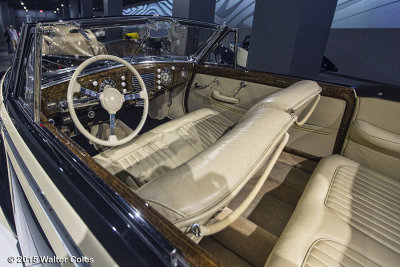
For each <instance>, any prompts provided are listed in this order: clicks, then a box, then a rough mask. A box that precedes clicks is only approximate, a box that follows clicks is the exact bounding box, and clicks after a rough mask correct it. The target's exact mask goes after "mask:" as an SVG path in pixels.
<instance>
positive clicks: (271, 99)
mask: <svg viewBox="0 0 400 267" xmlns="http://www.w3.org/2000/svg"><path fill="white" fill-rule="evenodd" d="M321 90H322V89H321V87H320V86H319V85H318V83H316V82H314V81H308V80H304V81H299V82H296V83H294V84H292V85H291V86H289V87H288V88H285V89H282V90H280V91H278V92H276V93H274V94H271V95H269V96H268V97H266V98H265V99H263V100H261V101H259V102H258V103H257V104H256V105H254V106H253V107H252V108H251V110H255V109H259V108H262V107H272V108H276V109H280V110H283V111H285V112H289V113H293V114H295V115H296V116H298V117H299V116H300V114H301V113H302V112H303V111H304V110H305V109H306V108H307V107H308V104H310V103H311V102H312V100H313V99H315V97H317V96H318V94H319V93H320V92H321Z"/></svg>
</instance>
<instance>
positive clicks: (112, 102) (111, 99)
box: [100, 87, 124, 114]
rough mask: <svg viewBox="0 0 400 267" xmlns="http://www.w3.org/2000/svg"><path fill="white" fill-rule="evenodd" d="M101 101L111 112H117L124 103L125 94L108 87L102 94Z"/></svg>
mask: <svg viewBox="0 0 400 267" xmlns="http://www.w3.org/2000/svg"><path fill="white" fill-rule="evenodd" d="M100 102H101V105H102V106H103V108H104V109H105V110H107V111H108V112H109V113H110V114H115V113H116V112H117V111H118V110H120V108H121V107H122V104H123V103H124V96H123V95H122V94H121V93H120V92H119V91H118V90H117V89H115V88H112V87H108V88H105V89H104V91H103V92H102V93H101V94H100Z"/></svg>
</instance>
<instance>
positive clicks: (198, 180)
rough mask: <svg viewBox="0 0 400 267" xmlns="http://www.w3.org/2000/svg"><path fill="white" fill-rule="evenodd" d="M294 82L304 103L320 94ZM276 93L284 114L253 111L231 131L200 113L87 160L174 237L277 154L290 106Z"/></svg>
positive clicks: (214, 116)
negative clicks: (167, 224)
mask: <svg viewBox="0 0 400 267" xmlns="http://www.w3.org/2000/svg"><path fill="white" fill-rule="evenodd" d="M302 84H303V85H302V86H299V87H296V88H297V89H296V90H295V91H302V92H303V93H304V94H306V95H307V98H306V100H307V101H306V102H308V101H310V100H311V99H312V98H314V97H315V96H317V95H318V94H319V92H320V91H321V88H320V87H319V86H318V84H317V83H315V82H311V81H308V82H305V83H302ZM295 86H296V85H295ZM286 90H287V91H286ZM282 91H286V92H287V93H288V95H287V101H288V102H289V103H290V105H293V106H292V109H288V110H285V111H283V110H282V109H280V108H276V107H274V106H270V105H265V106H259V107H258V108H256V109H251V110H249V112H247V113H246V115H245V116H244V117H243V118H242V119H241V121H239V122H238V123H237V124H236V125H235V126H234V127H233V123H232V122H231V121H229V120H228V119H227V118H225V117H224V116H223V115H221V114H219V113H217V112H216V111H213V110H210V109H200V110H196V111H194V112H191V113H189V114H186V115H185V116H183V117H181V118H179V119H176V120H173V121H170V122H168V123H166V124H164V125H162V126H159V127H157V128H155V129H153V130H151V131H150V132H147V133H145V134H143V135H142V136H139V137H138V138H136V139H135V140H133V141H132V142H131V143H129V144H126V145H123V146H121V147H115V148H112V149H110V150H107V151H105V152H103V153H101V154H99V155H97V156H95V157H94V158H95V160H97V161H98V162H99V163H100V164H101V165H102V166H104V168H106V169H107V170H109V171H110V172H111V173H112V174H114V175H116V176H118V177H119V178H120V179H122V180H123V181H125V183H126V184H127V185H128V186H129V187H130V188H131V189H132V190H134V191H135V192H136V193H137V194H139V195H140V196H141V197H142V198H143V199H145V200H146V201H147V202H148V203H150V204H151V205H152V206H153V207H154V208H156V209H157V210H158V211H159V212H160V213H161V214H163V215H164V216H165V217H166V218H167V219H169V220H170V221H171V222H172V223H174V224H175V225H176V226H177V227H178V228H180V229H181V230H182V231H186V230H188V227H189V226H191V225H195V224H198V225H206V224H207V223H208V222H209V220H210V219H211V218H212V217H213V216H214V215H215V214H216V213H218V212H219V211H220V210H221V209H223V208H224V207H225V206H227V205H228V203H229V202H230V201H231V200H232V198H233V197H234V196H236V194H237V193H238V192H239V191H240V190H241V189H242V188H243V186H244V185H245V184H246V183H247V182H248V180H249V179H250V178H252V177H253V176H254V174H255V173H257V171H259V170H260V169H261V168H262V167H263V166H264V165H265V163H266V162H269V160H270V157H271V156H272V155H273V154H275V153H280V151H277V152H276V150H277V147H278V146H279V145H280V143H281V142H283V140H287V139H285V138H284V136H285V135H286V133H287V131H288V129H289V128H290V127H291V126H292V124H293V123H294V122H295V121H296V120H297V116H296V115H295V114H293V112H291V111H293V108H295V107H297V106H298V103H297V101H293V100H292V96H293V95H292V94H293V90H290V87H289V88H288V89H283V90H282ZM272 97H273V95H272ZM284 99H285V98H284V93H283V96H281V100H282V102H284ZM301 99H304V98H301ZM302 103H303V102H302ZM304 103H305V102H304ZM289 111H290V112H289ZM282 148H283V147H282Z"/></svg>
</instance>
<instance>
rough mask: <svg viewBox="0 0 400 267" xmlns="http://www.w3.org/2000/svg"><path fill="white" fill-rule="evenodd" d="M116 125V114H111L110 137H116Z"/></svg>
mask: <svg viewBox="0 0 400 267" xmlns="http://www.w3.org/2000/svg"><path fill="white" fill-rule="evenodd" d="M115 124H116V119H115V114H110V136H111V135H115Z"/></svg>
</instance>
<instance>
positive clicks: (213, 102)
mask: <svg viewBox="0 0 400 267" xmlns="http://www.w3.org/2000/svg"><path fill="white" fill-rule="evenodd" d="M215 79H217V80H218V82H215ZM241 82H242V81H241V80H235V79H229V78H223V77H217V76H213V75H206V74H196V76H195V78H194V80H193V83H192V86H191V89H190V93H189V100H188V101H189V103H188V106H189V111H193V110H196V109H199V108H210V109H214V110H217V111H219V112H221V113H222V114H224V115H225V116H226V117H227V118H229V119H230V120H232V121H233V122H238V121H239V120H240V118H241V117H242V115H243V114H244V113H246V111H247V110H248V109H249V108H250V107H252V106H253V105H254V104H255V103H257V102H258V101H259V100H261V99H263V98H264V97H265V96H267V95H270V94H273V93H275V92H277V91H278V90H280V88H278V87H274V86H268V85H261V84H256V83H252V82H246V87H243V88H241V89H240V90H239V88H240V83H241ZM196 84H198V85H200V86H199V87H196V86H195V85H196ZM203 87H205V88H203ZM214 90H216V91H219V92H220V94H221V95H223V96H226V97H232V98H234V97H235V98H237V99H239V102H238V104H230V103H227V102H224V101H219V100H217V99H216V98H215V97H213V91H214ZM237 91H239V92H238V93H237V94H236V95H235V93H236V92H237Z"/></svg>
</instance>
